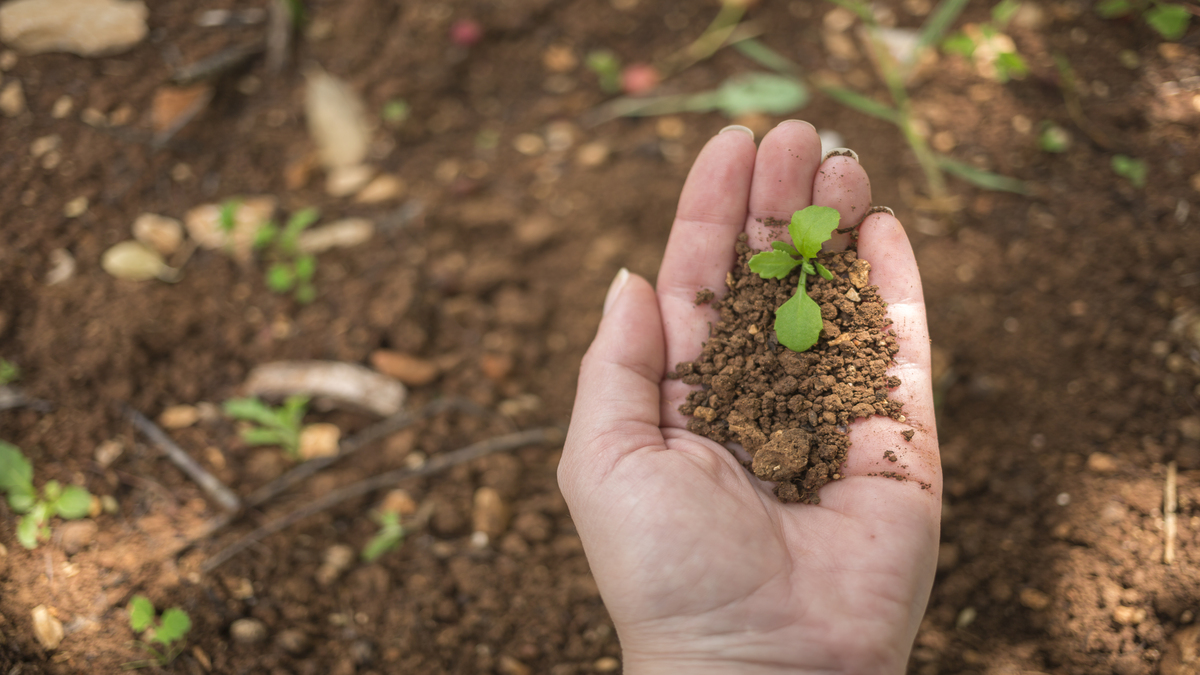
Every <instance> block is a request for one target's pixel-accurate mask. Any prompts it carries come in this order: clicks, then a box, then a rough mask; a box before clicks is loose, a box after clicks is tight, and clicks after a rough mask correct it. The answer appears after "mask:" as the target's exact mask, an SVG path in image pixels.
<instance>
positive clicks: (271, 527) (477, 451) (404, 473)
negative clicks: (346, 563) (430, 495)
mask: <svg viewBox="0 0 1200 675" xmlns="http://www.w3.org/2000/svg"><path fill="white" fill-rule="evenodd" d="M562 439H563V431H562V429H560V428H558V427H543V428H540V429H531V430H529V431H518V432H516V433H512V434H505V435H504V436H497V437H495V438H489V439H487V440H485V441H480V442H478V443H474V444H472V445H468V446H467V447H465V448H459V449H458V450H454V451H452V452H447V453H444V454H441V455H437V456H436V457H433V458H431V459H430V460H429V461H428V462H426V463H425V465H424V466H421V467H420V468H416V469H408V468H404V469H395V470H393V471H388V472H387V473H382V474H379V475H378V476H374V477H372V478H368V479H366V480H362V481H359V482H357V483H352V484H350V485H347V486H345V487H342V488H338V489H337V490H334V491H333V492H330V493H329V494H327V495H325V496H324V497H322V498H320V499H318V500H316V501H314V502H311V503H309V504H307V505H305V506H303V507H301V508H299V509H296V510H295V511H292V512H291V513H289V514H287V515H285V516H283V517H282V518H279V519H276V520H273V521H271V522H269V523H267V524H266V525H263V526H262V527H260V528H258V529H256V530H254V531H253V532H251V533H250V534H247V535H246V536H244V537H242V538H241V539H239V540H237V541H236V542H234V543H233V544H231V545H229V546H227V547H225V548H224V549H222V550H221V551H219V552H217V553H216V554H215V555H213V556H212V557H211V558H209V559H208V560H205V561H204V564H203V565H202V566H201V569H202V570H203V571H204V572H211V571H213V570H214V569H216V568H218V567H220V566H221V565H222V564H224V563H225V562H227V561H228V560H229V559H230V558H232V557H233V556H235V555H237V554H238V553H241V552H242V551H244V550H246V549H247V548H248V547H250V546H252V545H253V544H255V543H257V542H259V541H261V540H262V539H263V538H265V537H268V536H270V535H272V534H275V533H276V532H279V531H280V530H283V529H284V528H286V527H288V526H290V525H293V524H295V523H297V522H299V521H301V520H303V519H305V518H307V517H309V516H311V515H315V514H317V513H320V512H321V511H324V510H325V509H328V508H330V507H333V506H336V505H338V504H340V503H342V502H344V501H346V500H347V499H353V498H355V497H361V496H363V495H365V494H368V493H371V492H374V491H376V490H379V489H382V488H385V487H391V486H392V485H395V484H397V483H400V482H401V481H404V480H406V479H408V478H417V477H419V476H428V475H431V474H434V473H438V472H440V471H444V470H446V469H448V468H450V467H452V466H457V465H459V464H462V463H464V462H469V461H471V460H474V459H478V458H480V457H484V456H486V455H490V454H492V453H494V452H502V451H505V450H515V449H517V448H521V447H525V446H527V445H534V444H539V443H560V442H562Z"/></svg>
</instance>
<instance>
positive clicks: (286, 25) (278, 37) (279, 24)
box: [267, 0, 292, 75]
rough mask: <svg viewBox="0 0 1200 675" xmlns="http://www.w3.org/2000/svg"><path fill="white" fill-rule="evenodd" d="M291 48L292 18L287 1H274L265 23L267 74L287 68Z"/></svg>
mask: <svg viewBox="0 0 1200 675" xmlns="http://www.w3.org/2000/svg"><path fill="white" fill-rule="evenodd" d="M291 46H292V17H291V12H290V11H289V10H288V6H287V0H274V2H272V3H271V8H270V20H269V21H268V23H267V72H268V73H271V74H272V75H277V74H279V72H280V71H282V70H283V69H284V67H285V66H287V62H288V50H289V49H290V48H291Z"/></svg>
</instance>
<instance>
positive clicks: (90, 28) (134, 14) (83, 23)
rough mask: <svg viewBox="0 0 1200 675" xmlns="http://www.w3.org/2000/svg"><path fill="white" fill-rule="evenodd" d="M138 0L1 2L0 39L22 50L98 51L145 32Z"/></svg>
mask: <svg viewBox="0 0 1200 675" xmlns="http://www.w3.org/2000/svg"><path fill="white" fill-rule="evenodd" d="M148 13H149V12H148V10H147V9H146V5H145V3H143V2H141V1H140V0H14V1H13V2H8V3H5V4H4V5H3V6H0V40H2V41H4V42H5V43H6V44H8V45H9V46H10V47H13V48H14V49H16V50H17V51H19V52H22V53H25V54H41V53H43V52H68V53H71V54H78V55H79V56H102V55H109V54H118V53H120V52H124V51H127V50H129V49H130V48H131V47H133V46H134V45H136V44H137V43H139V42H141V41H142V39H143V38H145V37H146V32H147V27H146V15H147V14H148Z"/></svg>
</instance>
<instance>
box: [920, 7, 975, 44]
mask: <svg viewBox="0 0 1200 675" xmlns="http://www.w3.org/2000/svg"><path fill="white" fill-rule="evenodd" d="M966 6H967V0H942V1H941V2H939V3H938V6H937V8H936V9H934V10H933V12H931V13H930V14H929V18H928V19H926V20H925V25H923V26H921V35H920V37H918V38H917V50H918V52H919V51H920V50H921V49H923V48H925V47H929V46H932V45H935V44H937V43H938V42H940V41H941V39H942V36H943V35H945V34H946V31H947V30H949V29H950V26H951V25H952V24H953V23H954V20H955V19H957V18H958V15H959V14H962V11H963V8H964V7H966Z"/></svg>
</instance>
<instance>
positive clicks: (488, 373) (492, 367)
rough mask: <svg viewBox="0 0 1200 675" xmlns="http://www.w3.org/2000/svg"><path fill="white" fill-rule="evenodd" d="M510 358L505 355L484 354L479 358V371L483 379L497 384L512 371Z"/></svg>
mask: <svg viewBox="0 0 1200 675" xmlns="http://www.w3.org/2000/svg"><path fill="white" fill-rule="evenodd" d="M513 365H514V364H513V360H512V357H511V356H509V355H507V354H493V353H490V352H489V353H485V354H483V355H482V356H480V357H479V369H480V370H481V371H483V375H484V377H486V378H488V379H489V380H492V381H493V382H498V381H500V380H503V379H504V378H505V377H508V374H509V373H511V372H512V369H513Z"/></svg>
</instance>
